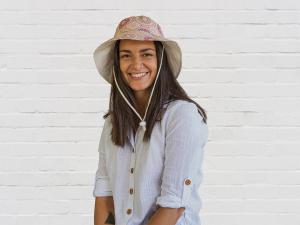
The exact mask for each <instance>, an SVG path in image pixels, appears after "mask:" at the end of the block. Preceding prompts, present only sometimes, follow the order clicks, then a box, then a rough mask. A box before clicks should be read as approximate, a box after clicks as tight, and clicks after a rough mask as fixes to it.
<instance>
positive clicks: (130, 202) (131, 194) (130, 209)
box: [126, 148, 136, 219]
mask: <svg viewBox="0 0 300 225" xmlns="http://www.w3.org/2000/svg"><path fill="white" fill-rule="evenodd" d="M135 154H136V153H135V149H134V148H133V150H132V152H131V159H130V169H129V171H128V173H129V188H128V204H127V209H126V217H130V216H131V215H132V212H133V201H134V168H135ZM127 219H128V218H127Z"/></svg>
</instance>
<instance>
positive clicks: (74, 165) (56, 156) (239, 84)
mask: <svg viewBox="0 0 300 225" xmlns="http://www.w3.org/2000/svg"><path fill="white" fill-rule="evenodd" d="M140 14H143V15H147V16H150V17H152V18H153V19H154V20H156V21H157V22H158V23H160V24H161V26H162V28H163V31H164V33H165V35H166V36H167V37H170V38H173V39H175V40H176V41H178V42H179V44H180V46H181V47H182V51H183V70H182V73H181V75H180V77H179V79H178V80H179V82H180V83H181V84H182V85H183V87H184V88H185V90H186V91H187V92H188V94H189V95H190V96H191V97H192V98H193V99H195V100H196V101H197V102H199V103H200V104H201V105H202V106H203V107H204V108H205V109H206V110H207V113H208V124H209V142H208V144H207V146H206V149H205V159H204V164H203V175H204V179H203V183H202V186H201V188H200V190H199V193H200V195H201V197H202V200H203V208H202V211H201V213H200V215H201V219H202V223H203V224H202V225H220V224H222V225H253V224H255V225H299V224H300V2H299V1H296V0H284V1H283V0H251V1H246V0H241V1H237V0H230V1H225V0H209V1H208V0H207V1H204V0H200V1H196V0H194V1H191V0H185V1H178V0H177V1H171V0H167V1H158V0H152V1H151V4H150V3H149V2H145V1H133V0H129V1H121V0H112V1H95V0H86V1H79V0H75V1H66V0H46V1H36V0H25V1H17V0H10V1H1V3H0V224H1V225H21V224H22V225H29V224H30V225H65V224H72V225H87V224H93V207H94V199H93V197H92V189H93V182H94V173H95V170H96V167H97V162H98V158H97V157H98V153H97V147H98V146H97V145H98V141H99V138H100V134H101V130H102V126H103V119H102V115H103V113H104V112H105V111H106V109H107V107H108V97H109V91H110V86H109V85H108V84H107V83H105V81H104V80H103V79H102V78H101V77H100V76H99V75H98V73H97V71H96V68H95V65H94V62H93V58H92V52H93V50H94V49H95V48H96V46H97V45H98V44H99V43H101V42H102V41H104V40H106V39H108V38H110V37H111V36H112V35H113V33H114V30H115V27H116V25H117V23H118V22H119V21H120V19H122V18H124V17H126V16H130V15H140Z"/></svg>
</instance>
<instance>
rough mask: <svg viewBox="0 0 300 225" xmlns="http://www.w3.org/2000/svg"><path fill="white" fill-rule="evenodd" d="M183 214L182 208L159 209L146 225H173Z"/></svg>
mask: <svg viewBox="0 0 300 225" xmlns="http://www.w3.org/2000/svg"><path fill="white" fill-rule="evenodd" d="M183 212H184V208H165V207H160V208H159V209H158V210H157V211H156V212H155V213H154V215H153V216H152V217H151V219H150V220H149V222H148V225H161V224H163V225H175V224H176V223H177V220H178V219H179V217H180V216H181V214H182V213H183Z"/></svg>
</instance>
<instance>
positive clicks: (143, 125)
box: [113, 45, 165, 131]
mask: <svg viewBox="0 0 300 225" xmlns="http://www.w3.org/2000/svg"><path fill="white" fill-rule="evenodd" d="M164 49H165V46H164V45H163V48H162V53H161V58H160V65H159V69H158V71H157V75H156V78H155V81H154V85H153V87H152V90H151V94H150V97H149V100H148V104H147V108H146V111H145V115H144V118H142V117H141V116H140V114H139V113H138V112H137V111H136V110H135V108H134V107H133V106H132V105H131V104H130V102H129V101H128V100H127V98H126V97H125V95H124V94H123V92H122V90H121V89H120V87H119V85H118V82H117V79H116V75H115V69H114V66H113V75H114V80H115V83H116V85H117V88H118V90H119V92H120V94H121V95H122V97H123V99H124V100H125V102H126V103H127V104H128V105H129V107H130V108H131V109H132V110H133V112H134V113H135V114H136V115H137V116H138V117H139V119H140V120H141V122H140V123H139V125H140V126H141V127H142V128H143V130H144V131H146V121H145V119H146V115H147V111H148V108H149V105H150V102H151V98H152V95H153V92H154V88H155V85H156V82H157V79H158V76H159V74H160V69H161V65H162V60H163V57H164Z"/></svg>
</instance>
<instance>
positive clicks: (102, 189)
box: [93, 179, 112, 197]
mask: <svg viewBox="0 0 300 225" xmlns="http://www.w3.org/2000/svg"><path fill="white" fill-rule="evenodd" d="M93 196H94V197H101V196H112V190H111V188H110V185H109V182H108V180H107V179H98V180H97V181H96V183H95V187H94V191H93Z"/></svg>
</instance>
